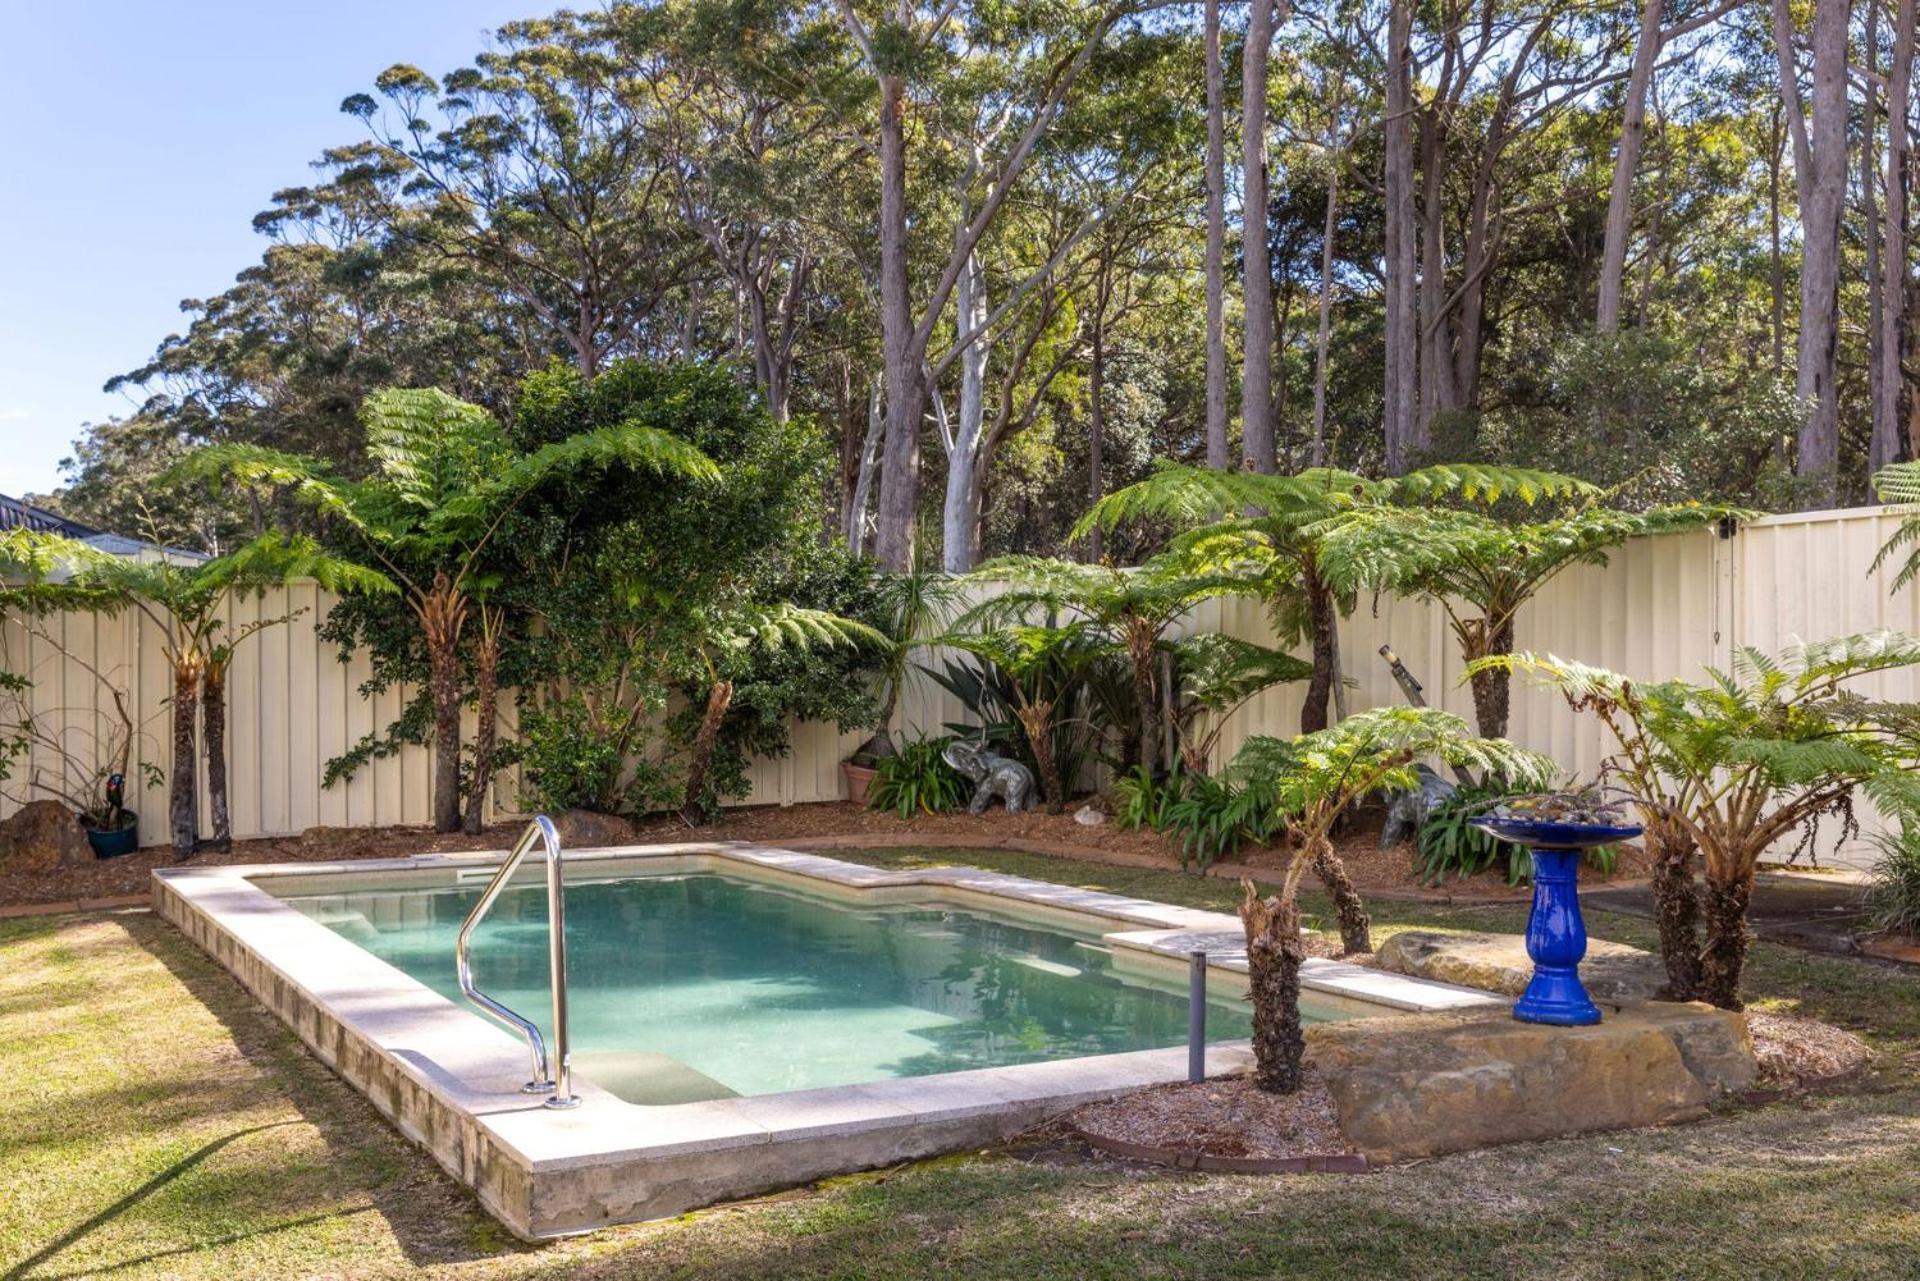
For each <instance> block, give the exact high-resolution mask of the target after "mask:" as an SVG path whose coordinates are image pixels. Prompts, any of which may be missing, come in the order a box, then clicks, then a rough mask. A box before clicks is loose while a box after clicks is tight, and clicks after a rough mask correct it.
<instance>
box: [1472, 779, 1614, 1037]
mask: <svg viewBox="0 0 1920 1281" xmlns="http://www.w3.org/2000/svg"><path fill="white" fill-rule="evenodd" d="M1474 826H1476V827H1478V828H1481V829H1482V830H1484V831H1486V832H1489V833H1491V834H1492V835H1494V836H1496V837H1498V838H1499V839H1501V840H1503V841H1511V842H1513V843H1514V844H1515V845H1524V846H1526V847H1527V848H1528V849H1530V850H1532V851H1533V911H1532V913H1531V914H1530V915H1529V916H1528V917H1527V955H1528V956H1530V957H1532V958H1533V978H1532V979H1531V980H1530V981H1529V982H1528V983H1527V990H1526V991H1525V992H1524V993H1523V994H1522V995H1521V997H1520V999H1519V1000H1518V1001H1515V1002H1514V1005H1513V1017H1514V1018H1516V1019H1519V1020H1521V1021H1522V1022H1525V1023H1552V1024H1556V1025H1558V1026H1561V1027H1580V1026H1582V1025H1584V1024H1588V1023H1598V1022H1599V1021H1600V1007H1599V1006H1597V1005H1595V1004H1594V1003H1593V998H1592V997H1590V996H1588V995H1587V989H1586V985H1585V984H1583V983H1581V982H1580V958H1581V957H1583V956H1585V955H1586V954H1587V923H1586V921H1585V920H1584V919H1582V917H1581V915H1580V884H1579V882H1580V864H1581V862H1582V861H1583V859H1584V856H1585V853H1586V851H1587V850H1589V849H1592V848H1593V847H1594V846H1596V845H1611V844H1613V843H1614V842H1615V841H1625V840H1631V839H1633V838H1634V837H1636V836H1638V835H1640V828H1638V827H1631V826H1616V825H1613V824H1604V823H1559V822H1553V821H1550V820H1545V819H1531V818H1522V817H1519V816H1517V815H1516V816H1507V815H1501V814H1490V815H1487V816H1486V817H1484V818H1477V819H1475V820H1474Z"/></svg>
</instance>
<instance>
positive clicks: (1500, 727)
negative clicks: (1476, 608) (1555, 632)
mask: <svg viewBox="0 0 1920 1281" xmlns="http://www.w3.org/2000/svg"><path fill="white" fill-rule="evenodd" d="M1460 649H1461V655H1460V656H1461V657H1462V658H1463V659H1465V660H1466V661H1467V662H1469V663H1471V662H1475V661H1476V660H1478V659H1482V658H1490V657H1492V656H1493V655H1495V654H1511V653H1512V652H1513V619H1512V617H1511V616H1509V617H1508V618H1507V619H1506V621H1504V622H1502V623H1501V624H1500V625H1499V626H1498V627H1494V626H1492V625H1491V620H1490V619H1486V618H1477V619H1474V620H1473V621H1472V622H1471V623H1469V624H1468V630H1467V631H1466V632H1465V633H1464V634H1463V635H1462V637H1461V646H1460ZM1471 684H1472V687H1473V719H1474V723H1475V724H1476V725H1477V726H1478V727H1479V730H1480V737H1482V738H1505V737H1506V736H1507V717H1508V712H1509V710H1510V708H1511V703H1512V698H1511V695H1512V684H1513V681H1512V676H1511V674H1510V673H1508V672H1505V671H1499V670H1495V671H1486V672H1475V673H1474V674H1473V676H1472V677H1471Z"/></svg>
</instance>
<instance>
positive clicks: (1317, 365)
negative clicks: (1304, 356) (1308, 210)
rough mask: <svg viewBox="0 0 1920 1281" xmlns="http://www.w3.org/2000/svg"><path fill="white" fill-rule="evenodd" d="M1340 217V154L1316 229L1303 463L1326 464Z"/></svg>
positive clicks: (1335, 155) (1332, 158)
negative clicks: (1309, 403)
mask: <svg viewBox="0 0 1920 1281" xmlns="http://www.w3.org/2000/svg"><path fill="white" fill-rule="evenodd" d="M1339 214H1340V152H1339V151H1338V150H1333V151H1331V152H1330V153H1329V155H1328V159H1327V216H1326V221H1325V224H1324V225H1323V226H1322V227H1321V229H1320V318H1319V320H1320V323H1319V325H1318V327H1317V328H1316V329H1315V331H1314V338H1313V439H1312V441H1311V442H1310V443H1309V445H1308V447H1307V462H1308V463H1309V464H1310V465H1311V466H1314V467H1325V466H1326V465H1327V360H1328V354H1329V352H1330V351H1331V350H1332V346H1333V232H1334V228H1335V227H1336V226H1337V225H1338V221H1339Z"/></svg>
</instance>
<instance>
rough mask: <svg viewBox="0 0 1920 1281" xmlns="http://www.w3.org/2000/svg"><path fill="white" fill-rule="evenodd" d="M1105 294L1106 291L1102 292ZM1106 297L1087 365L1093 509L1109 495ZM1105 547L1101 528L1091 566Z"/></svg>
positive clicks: (1090, 539)
mask: <svg viewBox="0 0 1920 1281" xmlns="http://www.w3.org/2000/svg"><path fill="white" fill-rule="evenodd" d="M1102 293H1103V294H1104V289H1103V290H1102ZM1104 304H1105V298H1104V296H1102V297H1101V298H1100V300H1099V301H1098V302H1096V303H1095V307H1094V313H1093V352H1092V357H1091V359H1090V360H1089V361H1088V364H1087V506H1088V507H1089V508H1091V507H1092V506H1093V505H1094V504H1095V503H1097V502H1099V501H1100V497H1101V495H1102V494H1104V493H1105V492H1106V485H1105V484H1104V483H1102V480H1103V478H1102V473H1103V472H1104V471H1105V469H1106V457H1105V455H1106V446H1107V419H1106V408H1105V404H1106V389H1107V341H1106V340H1107V332H1106V326H1107V319H1106V315H1105V310H1106V308H1105V305H1104ZM1103 550H1104V548H1103V547H1102V546H1101V540H1100V527H1099V526H1098V525H1095V526H1094V527H1093V530H1092V532H1090V533H1089V534H1088V535H1087V563H1088V564H1091V565H1098V564H1099V563H1100V556H1101V553H1102V551H1103Z"/></svg>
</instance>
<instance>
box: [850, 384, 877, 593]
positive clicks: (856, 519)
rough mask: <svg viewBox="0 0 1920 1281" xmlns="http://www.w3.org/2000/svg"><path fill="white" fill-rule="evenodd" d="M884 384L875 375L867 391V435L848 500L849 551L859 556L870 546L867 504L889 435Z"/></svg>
mask: <svg viewBox="0 0 1920 1281" xmlns="http://www.w3.org/2000/svg"><path fill="white" fill-rule="evenodd" d="M881 383H882V379H881V377H880V375H878V374H875V375H874V377H873V382H872V384H871V386H870V387H869V389H868V391H867V434H866V437H865V439H863V440H862V441H861V442H860V459H859V464H858V466H857V469H856V470H855V471H854V479H853V495H852V497H851V498H850V499H849V500H848V502H847V550H849V551H851V552H852V553H853V554H854V555H856V556H858V555H860V554H861V553H863V552H864V551H866V549H867V507H868V505H869V503H870V502H871V500H872V496H873V472H874V469H875V468H876V467H877V466H878V465H879V463H880V443H881V441H882V440H884V439H885V437H886V419H885V418H884V416H883V415H882V414H881V411H880V388H881Z"/></svg>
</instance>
